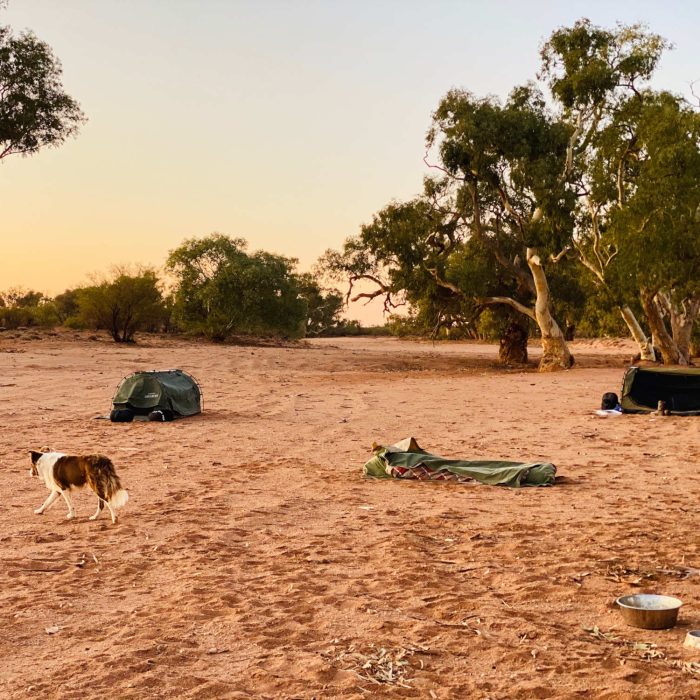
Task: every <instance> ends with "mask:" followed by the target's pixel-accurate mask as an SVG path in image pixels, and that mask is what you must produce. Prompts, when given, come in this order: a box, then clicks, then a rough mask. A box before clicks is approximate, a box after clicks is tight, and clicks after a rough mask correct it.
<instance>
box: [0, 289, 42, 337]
mask: <svg viewBox="0 0 700 700" xmlns="http://www.w3.org/2000/svg"><path fill="white" fill-rule="evenodd" d="M55 323H56V316H55V311H54V308H53V304H52V303H51V301H50V300H49V299H47V298H46V297H45V296H44V295H43V294H42V293H41V292H36V291H34V290H27V289H22V288H20V287H15V288H13V289H9V290H7V291H6V292H1V293H0V326H1V327H3V328H21V327H23V326H27V327H29V326H53V325H55Z"/></svg>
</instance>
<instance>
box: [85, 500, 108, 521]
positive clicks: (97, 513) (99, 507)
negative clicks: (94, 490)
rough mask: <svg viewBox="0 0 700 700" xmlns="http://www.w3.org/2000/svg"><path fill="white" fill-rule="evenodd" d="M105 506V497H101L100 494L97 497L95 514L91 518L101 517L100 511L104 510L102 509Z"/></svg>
mask: <svg viewBox="0 0 700 700" xmlns="http://www.w3.org/2000/svg"><path fill="white" fill-rule="evenodd" d="M104 507H105V502H104V499H102V498H100V497H99V496H98V497H97V510H96V511H95V515H91V516H90V518H89V519H90V520H97V518H99V517H100V513H101V512H102V509H103V508H104Z"/></svg>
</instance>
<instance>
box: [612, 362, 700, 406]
mask: <svg viewBox="0 0 700 700" xmlns="http://www.w3.org/2000/svg"><path fill="white" fill-rule="evenodd" d="M659 401H664V402H665V403H666V408H667V409H668V410H669V411H670V412H671V413H674V414H677V415H685V416H698V415H700V369H697V368H692V367H630V368H629V369H628V370H627V371H626V372H625V376H624V378H623V380H622V396H621V398H620V405H621V406H622V411H623V413H650V412H651V411H656V409H657V408H658V406H659Z"/></svg>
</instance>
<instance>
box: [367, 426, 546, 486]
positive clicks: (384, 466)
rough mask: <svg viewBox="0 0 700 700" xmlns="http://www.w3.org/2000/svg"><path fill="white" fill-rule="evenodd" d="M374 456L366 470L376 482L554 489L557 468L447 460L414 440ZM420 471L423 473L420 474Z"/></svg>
mask: <svg viewBox="0 0 700 700" xmlns="http://www.w3.org/2000/svg"><path fill="white" fill-rule="evenodd" d="M372 451H373V456H372V458H371V459H370V460H369V461H368V462H367V463H366V464H365V466H364V467H363V472H364V474H365V476H367V477H371V478H376V479H396V478H398V479H422V480H427V481H433V480H435V481H440V480H443V481H446V480H449V479H446V478H445V476H446V474H450V475H453V476H454V477H456V479H455V480H462V481H464V480H466V479H469V480H471V479H473V480H475V481H479V482H481V483H482V484H491V485H492V486H511V487H515V488H518V487H520V486H551V485H553V484H554V478H555V475H556V471H557V469H556V467H555V466H554V465H553V464H550V463H549V462H509V461H504V460H476V461H469V460H462V459H445V458H444V457H439V456H438V455H434V454H430V453H429V452H426V451H425V450H423V449H422V448H421V447H420V446H419V445H418V443H417V442H416V440H415V438H406V439H405V440H402V441H401V442H398V443H396V444H395V445H391V446H390V447H383V446H381V445H375V446H374V447H373V450H372ZM419 469H420V471H418V470H419Z"/></svg>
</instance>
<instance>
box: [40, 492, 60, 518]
mask: <svg viewBox="0 0 700 700" xmlns="http://www.w3.org/2000/svg"><path fill="white" fill-rule="evenodd" d="M57 498H58V491H52V492H51V493H50V494H49V497H48V498H47V499H46V500H45V501H44V502H43V503H42V504H41V508H37V509H36V510H35V511H34V512H35V513H36V514H37V515H42V514H43V513H44V511H46V510H48V509H49V508H51V506H52V505H53V503H54V501H55V500H56V499H57Z"/></svg>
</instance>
